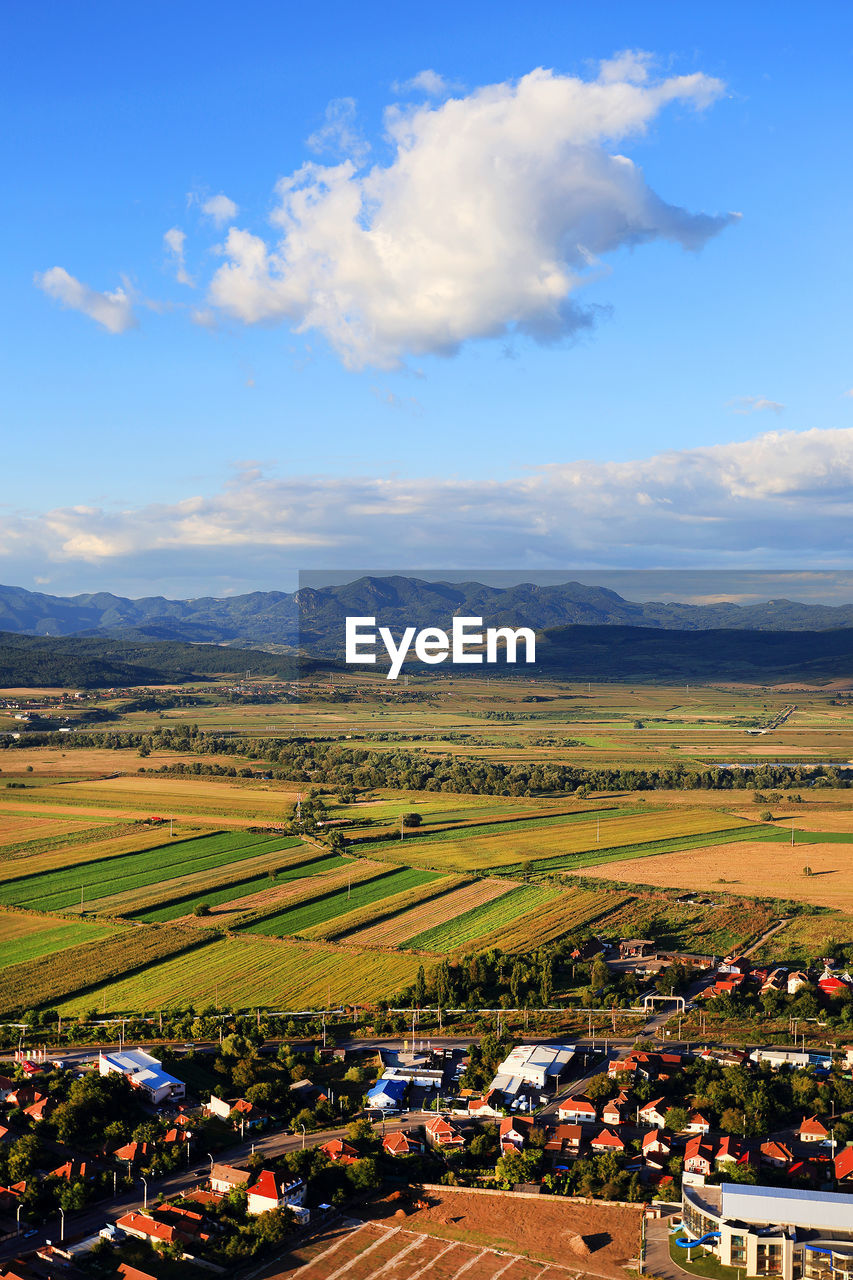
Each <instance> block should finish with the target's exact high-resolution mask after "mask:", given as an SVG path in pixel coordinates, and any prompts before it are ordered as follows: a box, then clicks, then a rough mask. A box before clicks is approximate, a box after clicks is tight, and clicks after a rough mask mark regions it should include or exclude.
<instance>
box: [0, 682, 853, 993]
mask: <svg viewBox="0 0 853 1280" xmlns="http://www.w3.org/2000/svg"><path fill="white" fill-rule="evenodd" d="M250 684H251V682H250ZM196 692H197V695H198V697H199V698H200V699H201V701H200V702H199V704H198V705H197V706H194V707H192V708H191V709H184V708H179V707H175V708H167V709H166V710H165V711H163V712H156V713H149V712H145V711H138V710H137V711H133V712H132V713H130V714H128V715H127V716H125V715H124V714H123V712H122V709H121V708H122V699H121V698H120V697H113V698H111V699H107V700H105V702H104V707H105V710H106V711H108V712H109V714H110V716H111V717H113V719H112V720H111V721H110V722H109V733H110V734H111V735H112V739H111V740H112V741H114V743H115V745H114V746H113V747H112V748H106V747H103V746H98V745H80V746H78V747H75V746H74V745H73V740H72V737H71V736H68V737H66V738H65V739H63V742H62V746H61V749H60V748H59V747H58V746H57V745H56V743H53V745H45V746H29V745H26V744H19V745H17V746H15V747H14V748H12V747H10V745H9V743H8V742H6V746H7V748H8V749H6V750H3V751H0V765H2V770H0V911H2V912H3V914H2V923H3V926H4V928H3V941H2V943H0V964H5V965H6V966H8V967H7V968H6V969H5V970H4V972H6V973H12V975H13V977H14V978H15V984H14V985H13V986H12V987H10V989H9V992H8V993H7V1000H8V1001H11V1000H12V999H13V997H14V998H15V999H18V1000H19V1001H20V1002H21V1006H24V1005H41V1006H44V1005H46V1004H53V1005H57V1006H58V1005H62V1007H63V1008H67V1009H71V1008H74V1009H76V1010H81V1009H82V1010H85V1009H87V1008H89V1007H91V1006H92V1005H94V1004H98V1005H99V1006H100V1007H102V1008H116V1009H119V1010H129V1009H132V1008H140V1009H141V1008H149V1007H157V1006H158V1005H159V1004H161V1003H163V1007H168V1006H169V1005H174V1004H183V1003H189V1002H191V1001H195V1002H199V1003H203V1002H204V1001H209V1002H212V1003H219V1002H221V1003H223V1004H224V1003H228V1004H236V1005H238V1006H240V1007H248V1006H250V1005H254V1004H258V1005H264V1006H266V1007H270V1006H272V1005H274V1004H275V1005H278V1006H280V1007H285V1006H287V1005H291V1006H293V1007H300V1008H305V1007H308V1006H310V1005H312V1004H317V1005H319V1004H323V1003H325V1002H326V1001H327V1000H328V999H330V998H331V999H339V1000H345V999H346V1000H357V999H363V1000H364V1001H365V1002H370V1001H374V1000H378V999H381V998H389V997H391V996H393V995H394V994H396V993H397V992H399V990H400V989H401V988H403V987H405V986H407V985H409V984H410V983H411V982H412V980H413V976H414V974H415V973H416V972H417V968H418V967H419V965H420V964H421V963H423V964H424V966H425V968H426V969H427V970H429V969H430V968H431V966H433V965H435V964H438V962H439V961H440V960H442V959H443V958H445V957H447V958H449V959H450V960H451V961H455V960H458V959H459V958H460V957H463V956H466V955H470V954H471V953H472V952H477V951H486V950H489V949H492V948H497V949H499V950H501V951H505V952H509V953H513V954H521V953H530V952H534V951H536V950H537V949H538V948H544V947H554V946H556V945H557V944H558V943H560V942H561V941H563V940H565V939H567V938H574V937H583V936H586V935H588V934H589V933H590V932H597V933H598V932H600V933H602V934H603V935H604V936H606V937H610V938H618V937H626V936H648V937H652V938H655V939H656V940H657V941H658V942H660V943H661V944H662V945H666V946H669V947H673V948H675V947H680V948H683V949H687V950H697V951H702V952H708V953H714V954H722V953H724V952H726V951H728V950H729V949H730V948H734V947H738V946H742V945H746V944H747V942H750V941H752V940H754V939H755V938H757V937H759V936H760V935H761V933H762V932H764V931H765V930H766V929H767V928H768V927H769V926H770V925H771V924H773V923H774V922H775V921H777V920H778V919H780V918H781V917H782V916H783V915H784V914H785V910H786V905H785V904H786V901H789V902H790V901H794V902H798V903H800V904H802V905H803V906H804V907H806V908H807V909H811V910H813V911H815V912H819V913H820V914H815V915H803V916H799V917H797V918H795V919H791V920H790V921H789V922H788V923H787V924H786V925H785V927H784V928H783V929H782V931H781V932H780V933H778V934H776V935H774V936H773V937H772V938H771V939H770V940H769V941H768V943H767V944H765V948H766V949H763V950H762V952H761V953H760V954H761V955H762V956H764V955H766V956H767V958H768V959H770V958H772V959H784V958H785V956H786V954H788V953H790V954H791V955H796V956H799V955H803V956H805V955H806V954H807V953H808V952H809V949H811V951H812V952H814V951H815V949H818V948H819V947H820V946H821V945H823V944H822V942H821V939H822V938H823V939H826V938H833V937H837V938H839V939H841V940H844V939H845V938H849V936H850V922H851V920H853V878H851V877H853V873H851V871H850V869H849V867H848V854H849V852H850V850H849V849H848V844H849V842H850V841H851V839H853V820H852V819H851V806H850V792H849V791H848V790H846V789H843V788H842V787H840V786H838V785H834V783H835V782H837V778H833V779H832V780H831V779H830V778H828V777H827V778H820V779H818V781H819V783H820V786H812V785H811V782H812V780H813V779H812V776H811V774H810V773H809V769H808V766H809V764H810V762H814V761H816V760H820V759H823V760H837V761H846V760H847V759H848V758H849V757H850V756H851V755H853V753H851V751H850V728H851V725H853V705H850V701H849V699H848V698H847V696H846V695H844V696H838V695H837V694H836V691H834V690H833V689H831V688H827V689H823V690H797V691H796V693H795V694H794V693H792V692H791V691H789V690H785V689H779V690H764V689H755V688H744V687H742V688H725V687H694V686H691V687H690V688H689V689H688V688H686V687H684V688H672V687H670V688H666V687H657V688H651V687H643V688H642V689H630V688H626V687H624V686H616V685H596V684H589V685H587V684H584V685H567V684H562V683H560V682H557V681H552V680H543V679H518V680H510V681H504V682H499V683H498V682H494V681H491V682H489V681H485V680H477V679H473V680H469V679H465V680H461V679H458V678H454V680H453V681H447V680H446V679H441V678H436V677H434V676H430V675H424V676H420V675H415V676H412V678H411V682H410V686H409V689H408V691H407V690H404V689H402V688H400V689H396V688H389V687H388V685H387V683H386V682H384V681H382V680H381V679H375V678H372V677H370V676H362V675H359V676H358V678H353V677H350V676H343V677H340V678H339V677H338V676H336V677H335V686H334V688H332V687H331V685H330V684H326V683H324V682H323V681H322V680H317V681H314V682H308V683H306V684H305V685H304V687H302V688H301V689H300V693H299V702H298V703H297V702H295V701H294V700H293V694H292V691H290V692H288V694H287V699H286V700H285V701H283V702H282V701H279V702H276V701H274V700H273V701H270V702H269V703H263V702H251V703H247V704H246V705H239V704H234V703H229V702H227V701H222V700H221V699H220V700H219V701H217V698H218V697H219V693H218V691H217V690H212V689H211V688H210V687H204V686H200V687H199V689H198V690H197V691H196ZM792 699H795V701H796V707H795V708H794V710H793V712H792V713H791V714H790V715H789V716H788V718H787V719H786V721H785V723H784V724H783V725H781V726H780V727H779V728H778V729H773V730H772V731H770V732H768V733H766V734H765V733H763V732H760V731H759V730H760V728H761V726H762V725H765V724H767V723H768V722H770V721H772V719H773V717H774V716H775V715H776V714H777V713H778V712H779V711H781V710H782V708H783V707H788V706H790V705H791V703H792ZM89 705H90V704H89ZM115 717H119V719H120V721H121V729H116V728H115ZM190 717H191V719H192V722H193V724H197V725H198V726H199V729H200V730H201V731H204V730H211V729H216V730H220V729H221V730H222V731H223V736H222V738H220V739H217V740H216V741H215V742H213V743H210V744H203V746H198V747H197V749H196V746H195V745H194V744H196V743H197V741H200V740H198V739H196V738H195V737H193V736H192V735H186V734H184V732H183V726H185V725H186V724H187V723H188V721H189V719H190ZM125 729H133V730H134V731H137V732H139V731H141V730H145V731H146V732H149V733H150V734H151V735H152V736H151V741H150V743H147V744H140V743H139V742H138V740H136V741H134V742H133V743H132V744H131V743H129V742H124V741H122V740H120V739H121V732H122V731H123V730H125ZM747 730H749V732H747ZM193 733H195V730H193ZM169 734H177V737H175V738H174V739H170V738H169ZM242 735H246V736H245V737H243V736H242ZM249 735H256V736H254V737H250V736H249ZM291 735H292V736H293V737H294V739H296V740H298V741H300V742H303V743H305V742H309V743H310V740H311V738H312V736H316V737H317V738H318V739H319V740H320V742H321V744H332V748H333V749H334V750H337V747H340V748H341V749H342V750H343V752H344V753H347V752H352V751H353V749H355V751H356V753H359V752H360V753H361V755H360V758H359V760H358V761H356V763H355V764H354V766H353V771H352V774H351V775H349V774H341V773H338V774H337V775H334V774H332V775H331V776H330V777H327V776H326V775H325V764H324V758H323V757H322V755H321V754H314V755H312V754H311V750H312V748H311V747H309V748H308V749H307V754H306V755H304V757H303V758H301V759H300V760H299V762H298V764H297V766H296V767H295V768H291V767H290V765H289V764H287V763H285V764H284V765H283V764H282V761H289V760H290V757H289V756H288V755H287V751H286V750H285V748H287V746H288V739H289V738H290V737H291ZM91 741H92V742H95V741H96V738H92V740H91ZM169 742H171V743H172V745H168V743H169ZM164 743H166V744H167V745H164ZM267 744H269V759H267V758H266V755H265V753H266V750H267ZM282 744H284V746H282ZM324 749H325V748H324ZM300 750H301V748H300ZM406 753H408V755H406ZM404 755H405V756H406V759H405V760H402V756H404ZM392 757H394V758H396V757H400V758H401V760H402V763H401V764H400V766H399V768H398V770H397V772H396V774H394V773H391V774H388V775H387V776H388V777H393V780H394V782H395V785H394V786H390V785H388V786H386V785H384V781H383V779H384V777H385V776H386V775H385V772H384V771H385V761H387V760H389V759H391V758H392ZM418 760H421V761H425V762H426V763H427V765H428V767H424V765H423V764H421V765H419V766H418V767H417V768H415V767H414V766H412V767H410V766H409V764H408V763H407V761H418ZM763 760H770V761H786V760H789V761H792V762H795V763H796V762H800V763H801V765H802V769H801V774H800V776H801V778H802V781H801V782H800V781H795V782H794V783H792V784H791V785H790V786H789V785H788V784H787V783H786V784H785V786H784V787H782V788H779V789H778V790H777V791H775V792H774V791H773V790H772V783H768V782H762V783H761V786H760V787H759V786H754V787H751V788H746V787H744V786H743V785H742V783H743V777H741V778H740V780H739V783H738V785H737V786H729V785H728V783H729V782H730V781H733V780H734V778H733V775H730V774H727V772H726V770H725V769H723V770H721V771H720V779H719V780H717V779H715V780H712V781H711V783H710V785H708V787H707V789H703V790H700V789H695V790H691V789H689V788H688V786H686V785H684V781H683V775H684V771H686V770H691V769H694V768H704V767H705V766H706V765H708V764H713V763H732V762H736V761H747V762H750V763H758V764H760V763H761V761H763ZM377 761H378V762H380V765H381V767H378V766H377V763H376V762H377ZM430 761H431V762H432V763H430ZM458 762H462V763H465V762H469V763H470V764H472V765H473V767H474V768H478V769H481V772H482V770H483V769H487V768H489V767H491V765H492V764H501V765H502V766H503V765H512V764H518V765H520V766H523V768H524V769H525V770H529V769H530V768H531V767H532V766H534V765H539V766H546V765H551V764H553V765H559V766H568V767H570V768H572V769H575V768H599V767H602V768H604V767H607V768H613V769H616V770H626V769H630V768H635V769H637V770H638V771H642V770H648V769H651V768H654V769H659V770H666V771H668V772H667V773H666V775H665V777H664V778H663V780H662V781H663V785H661V780H659V781H658V782H657V783H656V784H655V785H654V787H653V788H650V789H638V788H642V787H643V786H644V785H645V784H644V783H643V781H642V779H641V777H640V774H639V772H638V774H637V777H636V779H634V778H633V777H632V778H629V779H628V785H627V786H626V785H625V782H624V781H623V780H617V782H616V784H615V785H613V786H610V785H595V786H578V785H575V783H573V784H572V785H571V786H566V785H563V784H561V787H562V789H561V788H560V787H554V785H553V783H552V782H551V781H550V780H549V779H547V778H546V779H545V780H544V781H545V785H542V786H539V784H538V782H537V783H533V782H531V781H530V780H529V778H528V777H527V776H526V775H522V777H521V778H520V779H517V778H516V777H514V776H513V777H509V778H506V779H502V780H501V781H499V782H498V783H497V784H496V785H495V786H493V787H492V789H491V790H489V791H485V792H484V793H483V794H479V793H477V790H476V787H475V788H473V789H471V788H468V789H466V787H467V786H468V783H467V781H466V778H467V775H466V774H465V771H464V769H462V768H461V767H459V768H457V763H458ZM466 767H468V766H467V765H466ZM163 770H166V771H167V772H162V771H163ZM205 770H206V771H207V772H205ZM217 770H218V771H219V772H218V775H216V771H217ZM679 771H681V772H679ZM226 773H227V774H228V775H229V776H224V775H225V774H226ZM215 775H216V776H215ZM758 776H759V775H756V777H758ZM342 777H343V778H344V781H342V780H341V779H342ZM409 779H411V785H410V784H409ZM539 781H542V778H541V776H540V779H539ZM576 781H577V780H576ZM831 782H832V783H833V785H831ZM549 787H550V789H549ZM762 791H764V792H768V793H769V794H767V795H762V794H761V792H762ZM300 795H301V796H302V797H303V801H304V803H305V804H306V807H307V809H308V810H310V805H311V803H314V802H316V803H318V805H320V808H319V810H318V812H317V813H316V815H314V816H315V817H316V819H317V821H316V822H314V821H313V819H312V820H311V821H310V822H309V824H308V825H307V826H306V825H304V824H303V825H302V826H300V825H299V823H298V822H296V821H295V820H294V807H295V802H296V799H297V797H298V796H300ZM768 811H769V816H768ZM412 813H415V814H417V816H418V820H417V821H416V822H415V823H414V824H411V823H409V822H408V820H407V822H406V825H402V820H403V819H404V818H406V815H411V814H412ZM164 816H165V818H166V821H165V822H164V820H163V819H164ZM169 819H171V820H172V821H171V822H170V821H169ZM792 823H793V824H794V825H795V846H794V849H793V850H792V849H791V848H790V836H791V825H792ZM170 827H173V829H174V835H173V836H172V835H170ZM252 828H254V829H252ZM806 867H808V868H809V871H810V874H806V872H805V868H806ZM697 885H698V886H701V888H702V890H703V893H704V895H705V898H706V899H707V901H705V902H704V903H702V904H694V905H689V904H686V903H683V902H682V903H679V902H677V897H678V890H680V889H683V890H695V889H696V887H697ZM81 890H82V914H81ZM13 909H14V910H13ZM27 912H30V913H38V914H26V913H27ZM175 922H178V923H175ZM214 929H215V930H216V932H212V930H214ZM226 933H227V936H223V934H226ZM181 940H183V941H181ZM179 943H180V945H179ZM182 946H186V947H189V946H193V948H194V949H192V950H187V951H186V952H184V951H182V950H181V947H182ZM786 947H787V948H788V949H789V952H786ZM235 957H236V959H235ZM241 965H243V966H244V968H242V969H241V967H240V966H241ZM27 984H28V985H27ZM75 984H76V985H75ZM211 986H213V994H211ZM354 993H360V995H356V994H354ZM8 1007H9V1008H10V1009H11V1008H12V1004H11V1003H9V1004H8Z"/></svg>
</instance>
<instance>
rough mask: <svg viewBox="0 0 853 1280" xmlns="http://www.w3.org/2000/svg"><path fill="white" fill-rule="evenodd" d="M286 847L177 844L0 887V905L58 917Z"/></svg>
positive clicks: (238, 840)
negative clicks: (174, 876)
mask: <svg viewBox="0 0 853 1280" xmlns="http://www.w3.org/2000/svg"><path fill="white" fill-rule="evenodd" d="M283 843H284V844H285V846H286V845H287V844H288V843H295V841H284V842H283V841H282V839H281V838H280V837H269V836H255V835H251V834H249V833H248V832H247V833H244V834H241V835H236V834H234V835H232V834H230V833H220V834H219V835H212V836H200V837H198V838H197V839H195V840H180V841H177V842H175V843H174V844H171V845H162V844H161V845H155V846H154V848H152V849H145V850H143V851H141V852H135V853H127V854H124V855H123V856H122V857H117V858H109V859H104V860H97V861H95V862H86V863H81V864H79V865H75V866H74V867H70V868H63V869H58V868H57V869H56V870H54V871H51V872H44V873H38V872H36V873H34V874H30V875H22V876H19V877H18V878H16V879H14V880H7V881H6V882H5V884H3V885H2V886H0V905H3V906H18V907H29V908H30V909H35V910H38V911H61V910H63V909H68V908H69V907H73V906H74V905H75V904H77V905H79V904H80V903H81V901H82V902H89V903H91V902H92V901H97V900H98V899H100V898H106V897H108V896H109V895H112V894H118V893H123V892H126V891H128V890H132V889H138V888H141V887H142V886H143V885H150V884H159V883H160V882H161V881H163V880H164V879H168V878H169V873H172V874H175V873H176V872H177V873H180V872H183V871H187V872H189V871H190V870H191V871H193V872H195V873H201V872H205V871H207V870H210V869H211V868H215V867H222V866H226V865H228V864H230V863H232V862H234V861H237V860H240V859H243V858H252V857H255V856H257V855H258V854H259V853H262V852H264V853H272V852H276V851H277V850H278V849H280V848H281V847H282V844H283Z"/></svg>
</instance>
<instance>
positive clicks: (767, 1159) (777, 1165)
mask: <svg viewBox="0 0 853 1280" xmlns="http://www.w3.org/2000/svg"><path fill="white" fill-rule="evenodd" d="M759 1155H760V1157H761V1162H762V1164H769V1165H771V1167H772V1168H774V1169H784V1168H785V1167H786V1166H787V1165H789V1164H791V1162H792V1161H793V1159H794V1153H793V1151H792V1150H791V1148H790V1147H786V1146H785V1143H784V1142H776V1141H775V1139H772V1138H769V1139H768V1140H767V1141H766V1142H762V1144H761V1146H760V1147H759Z"/></svg>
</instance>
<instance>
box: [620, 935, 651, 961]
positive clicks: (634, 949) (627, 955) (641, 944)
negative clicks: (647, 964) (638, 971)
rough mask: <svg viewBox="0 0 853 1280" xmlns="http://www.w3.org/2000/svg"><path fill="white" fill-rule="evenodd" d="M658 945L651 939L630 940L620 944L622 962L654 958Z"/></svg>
mask: <svg viewBox="0 0 853 1280" xmlns="http://www.w3.org/2000/svg"><path fill="white" fill-rule="evenodd" d="M656 950H657V944H656V943H655V942H654V941H653V940H652V939H651V938H628V939H626V940H625V941H624V942H620V943H619V959H620V960H640V959H645V958H646V957H650V958H654V956H655V954H656Z"/></svg>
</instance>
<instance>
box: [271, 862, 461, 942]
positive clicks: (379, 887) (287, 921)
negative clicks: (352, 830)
mask: <svg viewBox="0 0 853 1280" xmlns="http://www.w3.org/2000/svg"><path fill="white" fill-rule="evenodd" d="M440 878H441V877H440V873H438V872H435V871H415V870H412V869H411V868H408V867H407V868H399V869H397V870H395V871H386V872H382V873H380V874H379V875H378V876H374V877H373V878H372V879H370V880H365V881H362V882H361V883H360V884H357V885H353V887H352V891H351V892H349V891H348V890H346V889H339V890H337V891H336V892H334V893H326V894H320V895H318V896H317V897H314V898H310V899H309V900H308V901H307V902H303V903H300V904H299V905H298V906H295V907H291V908H290V910H288V911H279V912H277V913H276V914H275V915H272V916H267V917H266V919H264V920H259V921H256V922H255V923H253V924H250V925H249V926H247V928H248V931H249V932H251V933H262V934H266V935H267V936H269V937H274V938H286V937H293V936H295V935H297V934H298V933H299V932H300V931H301V930H303V929H310V928H312V927H313V926H314V925H318V924H323V923H324V922H325V921H326V920H333V919H334V918H335V917H336V916H342V915H345V914H346V913H347V912H349V911H355V910H356V909H357V908H359V907H367V906H369V905H370V904H371V903H373V902H381V901H382V899H383V898H387V897H390V895H391V894H396V893H402V892H403V890H405V889H416V888H418V887H419V886H420V885H424V884H429V883H430V882H431V881H432V880H438V879H440Z"/></svg>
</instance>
